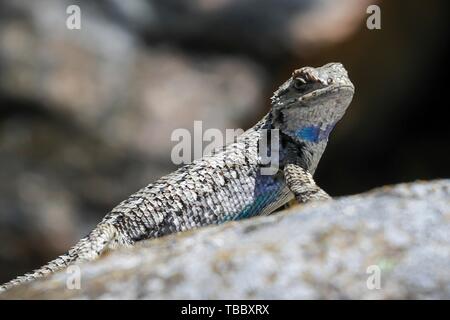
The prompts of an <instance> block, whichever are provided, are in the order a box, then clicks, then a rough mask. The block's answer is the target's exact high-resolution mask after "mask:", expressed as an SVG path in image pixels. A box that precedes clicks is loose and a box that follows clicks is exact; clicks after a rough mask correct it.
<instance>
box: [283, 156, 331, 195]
mask: <svg viewBox="0 0 450 320" xmlns="http://www.w3.org/2000/svg"><path fill="white" fill-rule="evenodd" d="M284 178H285V181H286V185H287V186H288V188H289V190H291V191H292V193H293V194H294V196H295V199H297V201H298V202H299V203H305V202H308V201H311V200H329V199H331V197H330V196H329V195H328V193H326V192H325V191H324V190H322V189H321V188H320V187H319V186H318V185H317V184H316V182H315V181H314V179H313V177H312V175H311V174H310V173H309V172H308V171H307V170H305V169H303V168H302V167H301V166H299V165H297V164H292V163H290V164H286V165H285V167H284Z"/></svg>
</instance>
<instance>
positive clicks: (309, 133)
mask: <svg viewBox="0 0 450 320" xmlns="http://www.w3.org/2000/svg"><path fill="white" fill-rule="evenodd" d="M334 125H335V124H334V123H332V124H329V125H327V127H326V128H325V130H322V129H321V126H309V127H303V128H300V129H298V130H297V131H295V136H296V137H298V138H300V139H302V140H306V141H309V142H316V143H317V142H319V141H322V140H324V139H328V136H329V135H330V133H331V131H332V130H333V128H334Z"/></svg>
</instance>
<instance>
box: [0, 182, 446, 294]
mask: <svg viewBox="0 0 450 320" xmlns="http://www.w3.org/2000/svg"><path fill="white" fill-rule="evenodd" d="M80 270H81V289H79V290H76V289H74V290H69V289H67V279H69V278H68V277H70V276H72V274H68V273H67V272H60V273H58V274H55V275H53V276H51V277H49V278H47V279H44V280H41V281H38V282H34V283H30V284H27V285H24V286H21V287H18V288H15V289H12V290H10V291H8V292H7V293H5V294H4V295H2V296H1V298H6V299H13V298H27V299H28V298H39V299H59V298H62V299H110V298H116V299H164V298H169V299H173V298H178V299H199V298H200V299H202V298H203V299H215V298H220V299H242V298H244V299H260V298H262V299H285V298H287V299H290V298H300V299H314V298H323V299H342V298H344V299H393V298H399V299H410V298H412V299H421V298H438V299H439V298H446V299H449V298H450V180H448V179H446V180H436V181H431V182H415V183H409V184H401V185H397V186H394V187H383V188H379V189H376V190H374V191H371V192H367V193H364V194H360V195H354V196H348V197H342V198H339V199H336V200H335V201H330V202H324V203H311V204H308V205H303V206H299V205H296V206H293V207H292V208H290V209H288V210H285V211H283V212H279V213H277V214H275V215H272V216H269V217H259V218H253V219H249V220H245V221H240V222H231V223H226V224H223V225H221V226H213V227H208V228H203V229H201V230H196V231H191V232H186V233H183V234H178V235H173V236H168V237H164V238H161V239H157V240H153V241H145V242H142V243H140V244H139V245H138V246H136V247H134V248H130V249H122V250H118V251H115V252H111V253H109V254H107V255H105V256H104V257H102V258H101V259H99V260H97V261H95V262H91V263H86V264H83V265H81V266H80ZM72 271H73V270H72ZM378 280H379V282H378ZM378 284H379V286H378Z"/></svg>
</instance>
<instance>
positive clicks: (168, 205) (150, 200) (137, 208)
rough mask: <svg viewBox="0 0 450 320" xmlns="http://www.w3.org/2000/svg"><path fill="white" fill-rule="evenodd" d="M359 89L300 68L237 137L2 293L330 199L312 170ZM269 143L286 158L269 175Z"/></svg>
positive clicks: (330, 74)
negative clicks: (87, 264) (166, 241)
mask: <svg viewBox="0 0 450 320" xmlns="http://www.w3.org/2000/svg"><path fill="white" fill-rule="evenodd" d="M353 93H354V87H353V84H352V83H351V82H350V80H349V78H348V76H347V72H346V70H345V69H344V67H343V66H342V65H341V64H339V63H332V64H327V65H325V66H323V67H320V68H311V67H305V68H301V69H298V70H296V71H294V73H293V74H292V77H291V78H290V79H288V80H287V81H286V82H285V83H284V84H283V85H282V86H281V87H280V88H279V89H278V90H277V91H276V92H275V94H274V96H273V97H272V108H271V110H270V112H269V113H268V114H267V115H266V116H265V117H264V118H263V119H262V120H261V121H259V122H258V123H257V124H256V125H255V126H254V127H252V128H251V129H249V130H247V131H246V132H245V133H244V134H242V135H241V136H240V137H238V138H237V140H236V141H235V142H234V143H232V144H229V145H227V146H225V147H223V148H222V149H220V150H216V151H215V152H214V153H213V154H211V155H209V156H205V157H203V158H202V159H199V160H196V161H194V162H193V163H192V164H189V165H186V166H184V167H181V168H180V169H178V170H177V171H175V172H173V173H171V174H169V175H167V176H165V177H162V178H160V179H159V180H158V181H156V182H155V183H152V184H150V185H148V186H146V187H145V188H143V189H141V190H139V191H138V192H136V193H135V194H133V195H131V196H130V197H129V198H128V199H126V200H125V201H123V202H121V203H120V204H119V205H118V206H116V207H115V208H114V209H113V210H112V211H111V212H110V213H108V214H107V215H106V216H105V217H104V218H103V220H102V221H101V222H100V223H99V224H98V225H97V227H96V228H95V229H94V230H93V231H92V232H91V233H90V234H89V235H88V236H87V237H85V238H83V239H81V240H80V241H79V242H78V243H77V244H76V245H75V246H74V247H72V248H71V249H70V250H69V251H68V252H67V253H66V254H64V255H62V256H60V257H58V258H56V259H55V260H53V261H51V262H49V263H48V264H47V265H45V266H43V267H41V268H39V269H37V270H34V271H32V272H31V273H27V274H25V275H24V276H21V277H18V278H16V279H14V280H12V281H10V282H8V283H6V284H4V285H2V286H1V287H0V291H2V290H6V289H7V288H10V287H12V286H15V285H18V284H20V283H23V282H27V281H30V280H33V279H36V278H40V277H42V276H45V275H47V274H49V273H52V272H55V271H58V270H61V269H63V268H65V267H66V266H68V265H71V264H74V263H80V262H82V261H86V260H93V259H95V258H96V257H98V256H99V255H100V254H101V253H102V252H104V251H105V250H106V249H108V248H114V247H117V246H128V245H132V244H133V243H135V242H136V241H139V240H143V239H149V238H157V237H160V236H163V235H166V234H169V233H174V232H180V231H185V230H189V229H193V228H198V227H202V226H206V225H209V224H218V223H222V222H225V221H229V220H239V219H243V218H248V217H252V216H255V215H266V214H270V213H272V212H273V211H274V210H276V209H277V208H279V207H280V206H282V205H283V204H285V203H287V202H288V201H290V200H291V199H292V198H293V197H295V198H296V199H297V201H298V202H301V203H304V202H308V201H311V200H325V199H329V198H330V197H329V196H328V194H327V193H326V192H325V191H323V190H322V189H320V188H319V187H318V186H317V185H316V183H315V182H314V180H313V178H312V175H313V174H314V171H315V170H316V167H317V164H318V162H319V160H320V158H321V156H322V153H323V151H324V150H325V147H326V144H327V142H328V135H329V133H330V132H331V130H332V128H333V127H334V125H335V124H336V123H337V122H338V121H339V120H340V119H341V118H342V116H343V115H344V113H345V111H346V109H347V107H348V105H349V104H350V102H351V99H352V97H353ZM274 130H277V131H276V132H278V133H279V141H278V142H279V149H278V151H277V149H271V148H272V145H269V144H267V143H266V142H263V141H270V139H266V140H263V139H262V138H263V135H264V134H267V133H268V134H269V135H270V134H272V133H273V132H275V131H274ZM273 134H275V133H273ZM264 147H266V149H268V150H271V152H272V154H278V156H279V166H278V169H277V170H276V171H274V173H273V174H270V175H267V174H264V173H263V171H262V169H263V168H265V167H267V166H266V165H265V164H264V163H263V161H262V157H261V153H260V152H262V150H264Z"/></svg>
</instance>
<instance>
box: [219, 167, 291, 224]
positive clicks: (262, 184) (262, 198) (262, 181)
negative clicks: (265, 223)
mask: <svg viewBox="0 0 450 320" xmlns="http://www.w3.org/2000/svg"><path fill="white" fill-rule="evenodd" d="M283 187H284V182H283V181H282V179H281V178H280V177H279V176H273V175H271V176H269V175H258V176H257V178H256V184H255V191H254V196H253V198H254V199H255V200H254V201H253V203H251V204H249V205H247V206H246V207H245V208H244V209H243V210H242V211H241V212H239V213H238V214H237V215H235V216H234V217H229V219H227V220H240V219H245V218H250V217H253V216H255V215H258V214H259V213H261V211H262V210H263V209H264V208H265V207H267V206H268V205H269V204H271V203H273V202H275V201H276V200H277V199H278V196H279V193H280V192H281V190H282V189H283Z"/></svg>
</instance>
